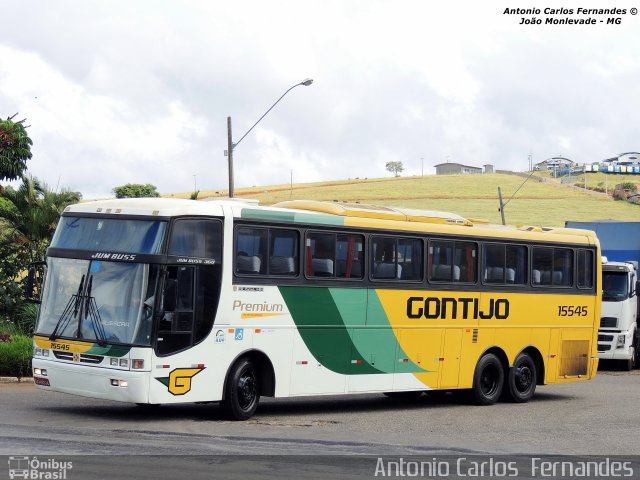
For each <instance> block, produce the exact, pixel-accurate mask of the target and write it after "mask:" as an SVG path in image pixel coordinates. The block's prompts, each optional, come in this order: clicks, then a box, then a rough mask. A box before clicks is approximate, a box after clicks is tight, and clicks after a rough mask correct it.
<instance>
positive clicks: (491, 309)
mask: <svg viewBox="0 0 640 480" xmlns="http://www.w3.org/2000/svg"><path fill="white" fill-rule="evenodd" d="M483 303H484V302H483ZM407 317H409V318H422V317H424V318H428V319H441V320H446V319H447V318H451V319H453V320H458V319H461V320H470V319H473V320H478V319H481V320H489V319H491V318H495V319H498V320H505V319H507V318H509V300H507V299H506V298H497V299H493V298H492V299H490V300H489V304H488V305H480V299H478V298H446V297H445V298H439V297H426V298H424V297H409V298H408V299H407Z"/></svg>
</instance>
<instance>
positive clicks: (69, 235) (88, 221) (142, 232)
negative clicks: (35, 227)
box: [51, 216, 167, 254]
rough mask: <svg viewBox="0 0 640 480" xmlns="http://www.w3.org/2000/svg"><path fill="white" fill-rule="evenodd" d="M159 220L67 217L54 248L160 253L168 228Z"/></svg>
mask: <svg viewBox="0 0 640 480" xmlns="http://www.w3.org/2000/svg"><path fill="white" fill-rule="evenodd" d="M166 225H167V223H166V222H163V221H159V220H128V219H121V218H88V217H71V216H64V217H62V218H60V222H59V223H58V228H57V229H56V233H55V235H54V236H53V240H52V241H51V247H52V248H68V249H73V250H92V251H99V250H102V251H105V250H106V251H109V252H126V253H150V254H154V253H159V252H160V248H161V247H162V240H163V238H164V232H165V229H166Z"/></svg>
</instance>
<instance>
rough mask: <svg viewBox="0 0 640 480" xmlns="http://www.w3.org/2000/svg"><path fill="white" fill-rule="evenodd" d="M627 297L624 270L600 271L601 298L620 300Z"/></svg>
mask: <svg viewBox="0 0 640 480" xmlns="http://www.w3.org/2000/svg"><path fill="white" fill-rule="evenodd" d="M628 297H629V288H628V286H627V274H626V273H624V272H607V271H603V272H602V300H603V301H605V302H622V301H623V300H626V299H627V298H628Z"/></svg>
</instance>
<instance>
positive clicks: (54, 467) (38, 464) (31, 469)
mask: <svg viewBox="0 0 640 480" xmlns="http://www.w3.org/2000/svg"><path fill="white" fill-rule="evenodd" d="M72 468H73V462H61V461H58V460H56V459H54V458H47V459H46V460H38V457H33V458H30V457H22V456H20V457H18V456H13V457H9V478H10V479H11V480H13V479H14V478H28V479H38V480H65V479H67V478H69V477H68V476H67V471H68V470H71V469H72Z"/></svg>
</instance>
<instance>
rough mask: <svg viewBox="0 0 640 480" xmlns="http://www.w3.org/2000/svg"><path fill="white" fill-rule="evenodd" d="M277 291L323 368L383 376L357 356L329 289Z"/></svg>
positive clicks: (348, 373)
mask: <svg viewBox="0 0 640 480" xmlns="http://www.w3.org/2000/svg"><path fill="white" fill-rule="evenodd" d="M279 288H280V293H281V294H282V297H283V298H284V301H285V303H286V304H287V308H288V309H289V312H291V316H292V318H293V321H294V322H295V324H296V327H297V328H298V332H299V333H300V336H301V337H302V340H303V341H304V343H305V345H306V346H307V348H308V349H309V351H310V352H311V354H312V355H313V356H314V357H315V358H316V360H318V362H320V363H321V364H322V365H323V366H324V367H326V368H328V369H329V370H331V371H333V372H336V373H340V374H343V375H361V374H367V373H385V372H383V371H382V370H379V369H378V368H376V367H374V366H372V365H370V364H369V361H368V359H366V358H362V357H361V356H360V355H359V353H358V349H357V348H356V346H355V345H354V344H353V341H352V340H351V336H350V334H349V332H348V330H347V328H346V327H345V324H344V321H343V319H342V315H341V314H340V310H339V309H338V307H337V306H336V303H335V301H334V300H333V297H332V296H331V292H330V291H329V289H328V288H313V287H279Z"/></svg>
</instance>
